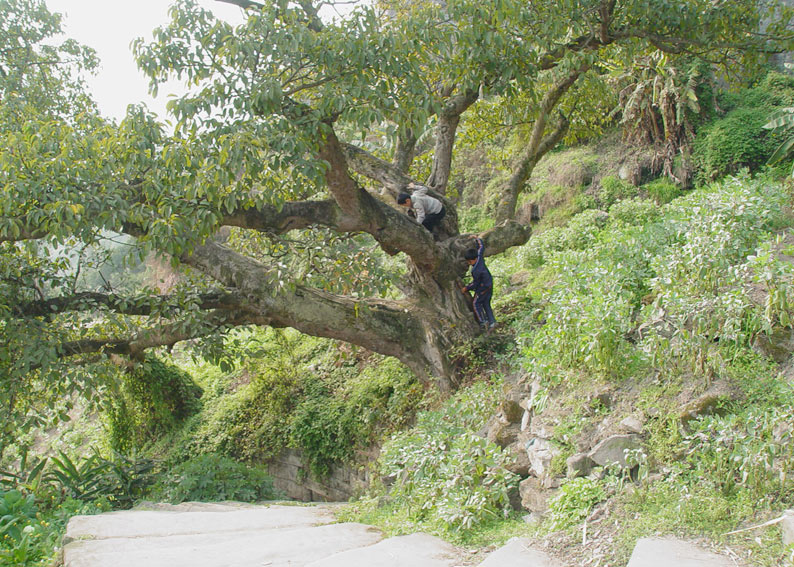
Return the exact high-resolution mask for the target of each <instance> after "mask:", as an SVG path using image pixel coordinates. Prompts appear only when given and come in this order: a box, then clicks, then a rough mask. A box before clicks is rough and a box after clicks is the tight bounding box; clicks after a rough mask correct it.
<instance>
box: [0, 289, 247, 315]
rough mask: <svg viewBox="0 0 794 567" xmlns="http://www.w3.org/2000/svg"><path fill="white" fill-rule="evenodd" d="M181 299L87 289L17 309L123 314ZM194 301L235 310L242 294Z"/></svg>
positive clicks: (171, 305)
mask: <svg viewBox="0 0 794 567" xmlns="http://www.w3.org/2000/svg"><path fill="white" fill-rule="evenodd" d="M178 301H179V300H178V299H177V298H176V297H174V296H171V295H156V296H153V295H140V296H137V297H124V296H121V295H117V294H112V293H98V292H92V291H85V292H80V293H75V294H72V295H66V296H61V297H53V298H49V299H43V300H37V301H28V302H19V303H16V304H15V305H14V306H13V310H14V312H15V313H16V314H17V315H19V316H23V317H40V316H44V315H52V314H57V313H65V312H67V311H88V310H91V309H96V308H98V307H100V306H101V307H105V308H107V309H109V310H111V311H114V312H116V313H121V314H124V315H143V316H147V315H152V314H154V313H165V312H167V311H168V310H171V309H177V308H178V307H177V305H178ZM195 305H196V306H197V307H198V308H199V309H202V310H210V309H218V310H227V311H228V310H233V309H237V308H239V306H240V298H239V297H237V296H235V295H234V294H232V293H228V292H212V293H206V294H202V295H199V296H197V297H196V302H195Z"/></svg>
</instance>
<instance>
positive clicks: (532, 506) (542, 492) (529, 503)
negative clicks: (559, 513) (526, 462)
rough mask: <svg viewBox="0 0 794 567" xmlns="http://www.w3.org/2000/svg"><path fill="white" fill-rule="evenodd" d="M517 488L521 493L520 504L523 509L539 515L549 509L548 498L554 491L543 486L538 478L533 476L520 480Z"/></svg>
mask: <svg viewBox="0 0 794 567" xmlns="http://www.w3.org/2000/svg"><path fill="white" fill-rule="evenodd" d="M518 490H519V493H520V494H521V505H522V506H523V507H524V509H525V510H529V511H530V512H534V513H536V514H541V515H542V514H545V513H546V511H547V510H548V509H549V498H551V497H552V496H553V495H554V493H555V492H556V491H555V490H547V489H545V488H543V486H542V485H541V482H540V479H537V478H535V477H533V476H531V477H529V478H525V479H524V480H522V481H521V482H520V483H519V484H518Z"/></svg>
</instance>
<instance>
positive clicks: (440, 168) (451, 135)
mask: <svg viewBox="0 0 794 567" xmlns="http://www.w3.org/2000/svg"><path fill="white" fill-rule="evenodd" d="M478 98H479V92H478V91H476V90H470V91H468V92H465V93H462V94H459V95H456V96H453V97H451V98H450V99H449V100H448V101H447V104H446V105H444V109H443V110H442V111H441V114H439V116H438V124H437V125H436V148H435V152H434V153H433V169H432V170H431V172H430V177H429V178H428V179H427V183H426V185H427V186H428V187H432V188H433V189H435V191H436V192H437V193H439V194H441V195H446V194H447V184H448V183H449V174H450V172H451V170H452V151H453V148H454V145H455V134H456V133H457V131H458V124H460V117H461V115H462V114H463V113H464V112H465V111H466V109H468V108H469V107H470V106H471V105H472V104H474V103H475V102H476V101H477V99H478Z"/></svg>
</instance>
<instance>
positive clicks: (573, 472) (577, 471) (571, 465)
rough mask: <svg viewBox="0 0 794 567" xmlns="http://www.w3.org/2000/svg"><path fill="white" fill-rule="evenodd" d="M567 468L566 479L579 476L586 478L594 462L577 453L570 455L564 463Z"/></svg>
mask: <svg viewBox="0 0 794 567" xmlns="http://www.w3.org/2000/svg"><path fill="white" fill-rule="evenodd" d="M565 465H566V467H567V476H568V478H576V477H579V476H587V475H589V474H590V471H592V470H593V467H594V466H595V461H593V459H591V458H590V457H589V456H587V455H586V454H585V453H577V454H575V455H571V456H570V457H568V458H567V459H566V461H565Z"/></svg>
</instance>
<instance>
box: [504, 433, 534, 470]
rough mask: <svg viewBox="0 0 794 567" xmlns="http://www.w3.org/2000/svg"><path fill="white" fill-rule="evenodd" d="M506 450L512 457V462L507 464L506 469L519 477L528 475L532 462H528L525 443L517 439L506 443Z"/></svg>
mask: <svg viewBox="0 0 794 567" xmlns="http://www.w3.org/2000/svg"><path fill="white" fill-rule="evenodd" d="M507 450H508V451H509V452H510V455H511V456H512V457H513V460H512V462H511V463H509V464H508V465H507V470H509V471H510V472H511V473H513V474H517V475H518V476H520V477H521V478H526V477H527V476H529V469H530V467H531V466H532V464H531V463H530V462H529V455H528V454H527V450H526V446H525V444H523V443H521V442H519V441H517V442H515V443H511V444H510V445H508V446H507Z"/></svg>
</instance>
